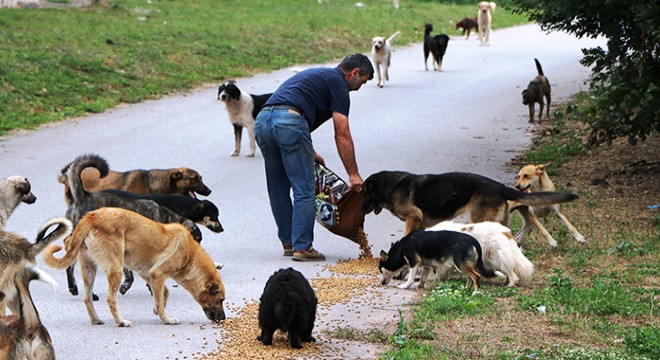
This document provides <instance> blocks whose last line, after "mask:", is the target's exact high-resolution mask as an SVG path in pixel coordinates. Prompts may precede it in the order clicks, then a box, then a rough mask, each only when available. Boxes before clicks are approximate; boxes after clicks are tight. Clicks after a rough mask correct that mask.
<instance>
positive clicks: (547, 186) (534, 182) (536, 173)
mask: <svg viewBox="0 0 660 360" xmlns="http://www.w3.org/2000/svg"><path fill="white" fill-rule="evenodd" d="M548 165H550V163H547V164H542V165H526V166H524V167H523V168H522V169H520V171H519V172H518V181H517V182H516V188H517V189H518V190H521V191H525V192H530V193H535V192H539V191H545V192H548V191H556V190H557V189H556V188H555V185H554V184H553V183H552V181H551V180H550V177H549V176H548V173H546V172H545V168H546V166H548ZM550 213H553V214H555V215H556V216H557V217H558V218H559V220H561V222H562V223H563V224H564V226H566V228H567V229H568V231H569V232H570V233H571V235H573V238H575V240H576V241H577V242H579V243H584V242H585V241H586V239H585V238H584V236H583V235H582V234H580V232H579V231H577V229H576V228H575V227H574V226H573V224H571V222H570V221H568V218H567V217H566V215H564V214H563V213H562V212H561V211H560V209H559V204H552V205H548V206H533V207H530V208H529V215H528V216H527V217H526V216H523V219H524V220H525V222H524V224H523V227H522V229H520V231H519V232H518V234H516V240H518V241H520V240H521V239H522V238H523V236H525V235H526V234H527V233H528V232H529V231H530V230H531V229H532V227H533V226H536V228H537V229H539V231H540V232H541V234H542V235H543V237H544V238H545V239H546V240H547V241H548V244H550V246H551V247H556V246H557V241H556V240H555V239H554V238H553V237H552V235H550V233H549V232H548V230H546V229H545V228H544V227H543V225H541V222H539V220H538V218H544V217H547V216H548V215H549V214H550Z"/></svg>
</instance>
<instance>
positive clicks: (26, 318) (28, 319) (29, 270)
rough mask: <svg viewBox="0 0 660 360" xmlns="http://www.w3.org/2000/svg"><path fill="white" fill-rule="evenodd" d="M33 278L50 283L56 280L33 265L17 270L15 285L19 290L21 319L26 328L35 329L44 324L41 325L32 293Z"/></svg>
mask: <svg viewBox="0 0 660 360" xmlns="http://www.w3.org/2000/svg"><path fill="white" fill-rule="evenodd" d="M32 280H41V281H44V282H46V283H48V284H50V282H51V281H52V283H53V284H55V280H53V278H51V277H50V276H49V275H48V274H46V273H45V272H43V271H42V270H37V269H35V268H33V267H31V266H26V267H25V268H23V270H21V271H19V272H17V273H16V275H15V277H14V285H15V286H16V291H17V292H18V299H19V306H20V317H21V321H22V322H23V324H24V325H25V328H31V329H35V328H38V327H42V326H43V325H41V321H40V320H39V313H38V312H37V309H36V308H35V307H34V303H33V302H32V296H31V295H30V288H29V286H30V281H32Z"/></svg>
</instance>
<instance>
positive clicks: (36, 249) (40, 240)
mask: <svg viewBox="0 0 660 360" xmlns="http://www.w3.org/2000/svg"><path fill="white" fill-rule="evenodd" d="M53 225H58V226H57V227H56V228H55V230H53V232H51V233H50V234H48V235H46V232H47V231H48V229H49V228H50V227H51V226H53ZM72 230H73V224H72V223H71V221H70V220H69V219H66V218H62V217H57V218H53V219H50V220H48V221H46V223H44V224H43V225H41V229H39V233H38V234H37V238H36V240H35V243H34V245H33V246H32V252H33V253H34V254H35V255H37V254H39V253H41V252H42V251H43V250H44V249H45V248H46V246H48V245H49V244H50V243H51V242H53V241H56V240H58V239H60V238H62V237H64V236H68V235H69V234H70V233H71V231H72ZM44 235H46V236H45V237H44Z"/></svg>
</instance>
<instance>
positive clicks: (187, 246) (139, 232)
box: [42, 207, 225, 327]
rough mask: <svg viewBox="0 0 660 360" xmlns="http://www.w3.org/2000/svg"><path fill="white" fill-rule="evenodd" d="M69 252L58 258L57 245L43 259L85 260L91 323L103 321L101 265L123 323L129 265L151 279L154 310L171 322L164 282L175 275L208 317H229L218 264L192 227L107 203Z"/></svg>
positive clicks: (55, 263) (83, 225) (83, 222)
mask: <svg viewBox="0 0 660 360" xmlns="http://www.w3.org/2000/svg"><path fill="white" fill-rule="evenodd" d="M65 246H66V254H65V255H64V256H63V257H62V258H60V259H57V258H55V256H54V253H56V252H58V251H60V250H61V249H62V247H61V246H59V245H58V244H52V245H50V246H49V247H48V248H46V250H44V252H43V255H42V257H43V260H44V263H45V264H46V265H48V266H51V267H53V268H56V269H63V268H66V267H68V266H70V265H71V264H73V262H74V261H76V257H77V258H78V261H79V262H80V268H81V273H82V276H83V284H84V286H85V296H84V303H85V306H86V308H87V313H88V314H89V317H90V320H91V322H92V324H95V325H98V324H103V320H101V319H100V318H99V316H98V315H97V313H96V310H95V309H94V302H93V301H92V294H93V290H94V289H93V286H94V278H95V276H96V271H97V266H100V267H101V268H102V269H103V270H104V271H105V272H106V274H107V279H108V306H109V308H110V312H111V313H112V316H113V318H114V320H115V323H116V324H117V325H118V326H120V327H128V326H131V322H130V321H128V320H125V319H124V318H122V316H121V315H120V314H119V312H118V310H117V292H118V291H119V286H120V283H121V275H122V269H123V268H124V266H126V267H128V268H129V269H132V270H133V271H135V272H137V273H138V274H139V275H140V277H142V279H144V281H146V282H147V283H148V284H149V286H150V288H151V290H152V291H153V297H154V302H155V307H154V313H155V314H156V315H158V316H159V317H160V319H161V320H162V321H163V322H164V323H165V324H169V325H176V324H179V320H177V319H175V318H171V317H169V316H168V315H167V313H166V312H165V305H166V303H167V298H168V294H169V291H168V289H167V287H166V286H165V280H167V279H168V278H171V279H173V280H174V281H176V282H177V283H178V284H179V285H181V286H182V287H183V288H184V289H186V290H187V291H188V292H189V293H190V295H192V297H193V298H194V299H195V301H197V303H198V304H199V305H200V306H201V307H202V309H203V310H204V314H205V315H206V317H207V318H208V319H209V320H211V321H213V322H218V321H220V320H224V319H225V312H224V309H223V302H224V300H225V287H224V285H223V283H222V280H221V279H220V273H219V272H218V270H217V269H216V268H215V263H214V262H213V260H212V259H211V257H210V256H209V254H208V253H207V252H206V251H205V250H204V249H203V248H202V246H201V245H200V244H199V243H198V242H197V241H195V240H194V239H193V238H192V236H191V235H190V232H189V231H188V229H186V228H185V227H184V226H183V225H181V224H178V223H171V224H162V223H159V222H156V221H153V220H150V219H148V218H146V217H144V216H142V215H140V214H137V213H135V212H133V211H129V210H125V209H121V208H111V207H105V208H101V209H98V210H94V211H90V212H88V213H87V214H86V215H85V216H84V217H83V218H82V219H80V221H79V222H78V225H77V226H76V228H75V229H74V230H73V234H71V237H70V238H69V240H68V241H66V242H65Z"/></svg>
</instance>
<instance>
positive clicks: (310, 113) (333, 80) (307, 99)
mask: <svg viewBox="0 0 660 360" xmlns="http://www.w3.org/2000/svg"><path fill="white" fill-rule="evenodd" d="M268 105H291V106H294V107H295V108H297V109H299V110H300V111H302V113H303V116H304V117H305V120H307V122H308V123H309V128H310V131H314V130H315V129H316V128H318V127H319V126H321V124H323V123H324V122H326V121H327V120H328V119H330V118H331V117H332V113H333V112H334V111H336V112H338V113H340V114H343V115H346V116H348V110H349V108H350V106H351V99H350V96H349V94H348V87H347V86H346V83H345V82H344V73H343V72H342V71H341V69H340V68H339V67H336V68H312V69H307V70H303V71H301V72H299V73H297V74H295V75H293V76H292V77H290V78H289V79H287V80H286V81H285V82H283V83H282V85H280V87H279V88H277V90H275V92H274V93H273V95H272V96H271V97H270V99H268V101H267V102H266V104H265V105H264V106H268Z"/></svg>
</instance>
